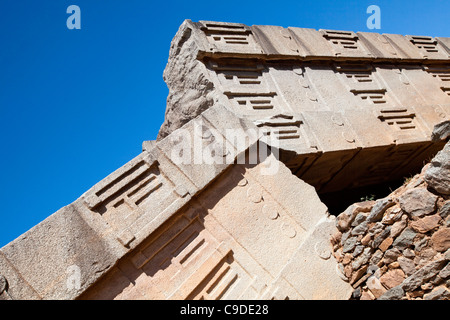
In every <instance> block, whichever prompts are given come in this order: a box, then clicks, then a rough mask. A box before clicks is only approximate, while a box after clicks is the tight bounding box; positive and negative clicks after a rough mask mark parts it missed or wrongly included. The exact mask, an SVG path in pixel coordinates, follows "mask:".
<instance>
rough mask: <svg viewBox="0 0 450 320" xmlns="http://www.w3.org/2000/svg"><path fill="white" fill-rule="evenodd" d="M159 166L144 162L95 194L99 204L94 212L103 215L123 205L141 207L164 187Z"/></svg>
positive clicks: (155, 163)
mask: <svg viewBox="0 0 450 320" xmlns="http://www.w3.org/2000/svg"><path fill="white" fill-rule="evenodd" d="M157 164H158V163H157V162H154V163H153V164H152V165H151V166H149V165H148V164H147V163H146V162H145V161H143V160H142V161H140V162H139V163H137V164H136V165H135V166H133V167H132V168H131V169H129V170H128V171H126V172H124V173H123V174H121V175H120V176H119V177H117V178H116V179H114V180H113V181H112V182H110V183H108V184H107V185H106V186H104V187H103V188H101V189H100V190H99V191H97V192H95V196H97V197H98V203H97V204H96V206H95V207H94V208H93V210H94V211H96V212H98V213H100V214H103V213H105V212H106V211H107V210H108V209H117V208H119V207H120V206H121V205H123V204H127V205H128V206H130V207H131V208H136V207H139V206H140V205H141V204H142V203H144V202H145V201H146V200H147V199H148V198H149V196H150V195H151V194H152V193H153V192H155V191H156V190H158V189H159V188H160V187H161V186H162V182H161V181H160V178H159V177H160V172H159V168H158V165H157Z"/></svg>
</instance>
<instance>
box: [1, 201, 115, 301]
mask: <svg viewBox="0 0 450 320" xmlns="http://www.w3.org/2000/svg"><path fill="white" fill-rule="evenodd" d="M1 255H2V257H3V258H4V260H7V261H8V263H9V266H10V268H11V267H12V266H13V268H14V270H15V271H16V275H15V276H14V275H13V276H12V277H10V276H7V277H8V278H10V279H11V280H10V281H22V282H23V283H24V285H23V287H22V286H20V284H19V285H18V286H17V287H14V288H12V291H11V294H12V295H13V297H14V298H15V299H31V298H37V297H40V298H42V299H73V298H75V297H77V296H78V295H79V294H80V293H81V292H83V291H84V290H86V288H88V287H89V286H91V285H92V284H93V283H94V282H95V281H96V280H98V278H100V276H101V275H103V274H104V273H106V272H107V271H108V269H110V268H111V267H112V266H113V265H114V264H115V263H116V260H117V258H118V257H117V256H116V252H115V251H114V250H113V249H111V247H110V246H109V244H108V243H107V242H106V241H105V240H104V239H102V238H101V237H100V236H99V235H98V234H97V233H96V232H95V231H94V230H93V229H92V228H90V226H89V225H88V224H87V223H86V222H85V221H84V220H83V218H82V217H81V216H80V214H79V213H78V211H76V210H75V208H74V207H73V206H72V205H69V206H67V207H64V208H62V209H60V210H59V211H57V212H55V213H54V214H53V215H51V216H50V217H48V218H47V219H45V220H44V221H43V222H41V223H40V224H38V225H36V226H35V227H33V228H32V229H31V230H29V231H28V232H26V233H25V234H23V235H22V236H20V237H19V238H17V239H16V240H14V241H13V242H11V243H9V244H8V245H7V246H5V247H3V248H2V249H1ZM2 264H3V263H2ZM10 270H11V269H10ZM78 276H79V279H77V278H76V277H78ZM19 277H20V278H19ZM15 279H17V280H15ZM70 281H74V282H70ZM13 283H14V282H12V283H11V284H13ZM71 283H72V284H71ZM15 290H18V292H17V293H16V291H15Z"/></svg>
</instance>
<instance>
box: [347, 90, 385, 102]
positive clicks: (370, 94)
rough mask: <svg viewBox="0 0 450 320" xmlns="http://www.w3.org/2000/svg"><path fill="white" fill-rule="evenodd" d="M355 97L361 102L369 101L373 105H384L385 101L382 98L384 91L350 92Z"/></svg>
mask: <svg viewBox="0 0 450 320" xmlns="http://www.w3.org/2000/svg"><path fill="white" fill-rule="evenodd" d="M350 92H352V93H353V94H354V95H355V96H358V97H360V98H361V99H362V100H367V101H370V102H371V103H373V104H379V103H386V99H385V97H384V95H385V93H386V89H373V90H367V89H365V90H364V89H363V90H357V89H352V90H350Z"/></svg>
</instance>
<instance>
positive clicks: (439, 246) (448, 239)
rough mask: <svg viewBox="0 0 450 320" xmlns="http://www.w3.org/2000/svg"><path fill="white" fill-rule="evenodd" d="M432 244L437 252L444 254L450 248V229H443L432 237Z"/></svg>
mask: <svg viewBox="0 0 450 320" xmlns="http://www.w3.org/2000/svg"><path fill="white" fill-rule="evenodd" d="M431 243H432V244H433V248H434V249H435V250H436V251H439V252H444V251H446V250H447V249H448V248H450V228H443V229H440V230H438V231H436V232H435V233H434V234H433V235H432V236H431Z"/></svg>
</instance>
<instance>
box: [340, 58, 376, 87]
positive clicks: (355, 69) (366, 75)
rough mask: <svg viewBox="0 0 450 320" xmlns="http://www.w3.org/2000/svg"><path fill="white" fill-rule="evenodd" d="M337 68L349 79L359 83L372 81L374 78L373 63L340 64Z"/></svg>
mask: <svg viewBox="0 0 450 320" xmlns="http://www.w3.org/2000/svg"><path fill="white" fill-rule="evenodd" d="M335 69H336V70H337V71H339V72H341V73H344V74H345V76H346V77H347V78H348V79H351V80H353V81H354V82H359V83H370V82H373V79H372V65H370V64H368V63H366V64H360V63H358V64H350V63H348V64H338V65H336V66H335Z"/></svg>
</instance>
